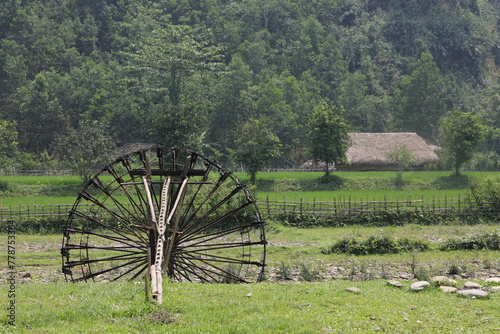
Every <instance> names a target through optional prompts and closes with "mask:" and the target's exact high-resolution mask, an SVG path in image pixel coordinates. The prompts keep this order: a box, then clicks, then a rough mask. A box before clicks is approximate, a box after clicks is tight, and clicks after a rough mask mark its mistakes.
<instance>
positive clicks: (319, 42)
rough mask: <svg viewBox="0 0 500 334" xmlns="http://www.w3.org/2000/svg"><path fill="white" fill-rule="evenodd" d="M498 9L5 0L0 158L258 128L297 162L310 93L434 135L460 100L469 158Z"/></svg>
mask: <svg viewBox="0 0 500 334" xmlns="http://www.w3.org/2000/svg"><path fill="white" fill-rule="evenodd" d="M499 18H500V1H499V0H434V1H427V0H314V1H312V0H233V1H231V0H149V1H146V0H37V1H34V0H2V1H1V3H0V130H1V132H0V134H1V136H0V158H2V162H0V168H2V167H6V166H11V165H16V166H19V167H30V166H31V167H36V166H40V165H44V166H48V165H50V164H53V163H54V161H56V160H57V158H58V157H60V155H61V150H60V148H61V147H64V145H63V144H61V138H66V139H67V138H71V137H72V136H73V137H74V136H75V135H76V136H77V138H82V140H91V141H93V142H98V141H99V140H100V138H99V136H101V135H102V136H104V137H106V135H110V136H111V137H112V140H113V142H114V143H116V144H117V145H120V144H123V143H127V142H151V143H152V142H154V143H157V144H162V145H168V146H172V145H180V146H183V147H187V148H191V149H196V150H202V151H203V152H205V154H209V155H212V156H216V158H217V159H219V160H222V161H225V160H226V159H228V157H229V156H231V155H232V154H234V152H236V151H237V150H238V147H239V144H241V143H244V142H246V141H247V139H246V138H248V136H250V137H251V133H252V131H253V132H255V131H257V130H256V129H258V130H259V131H260V132H259V133H260V134H259V135H258V136H261V137H262V133H263V132H262V131H263V130H265V131H266V132H265V133H266V136H268V135H269V138H271V139H270V140H271V143H273V145H274V147H275V148H279V154H277V155H274V157H276V156H278V158H275V162H274V163H275V164H280V165H284V164H299V163H301V162H303V161H305V160H306V159H307V158H308V155H307V152H308V140H307V138H308V136H307V134H308V129H307V124H308V122H309V115H310V114H311V112H312V110H313V109H314V108H315V107H316V106H318V105H319V104H320V103H328V104H330V105H334V106H335V107H336V108H337V109H343V110H344V114H343V117H344V118H345V120H346V121H347V123H348V124H349V125H350V127H351V128H350V129H351V130H352V131H361V132H388V131H409V132H417V133H418V134H420V135H421V136H422V137H424V138H425V139H426V140H427V141H428V142H430V143H433V144H438V145H439V144H440V141H441V136H440V132H439V124H440V121H441V120H442V119H443V117H445V116H446V115H448V113H450V112H452V111H458V112H472V113H473V114H475V115H477V116H478V117H479V118H480V119H481V122H482V123H483V124H484V125H486V126H488V133H487V136H486V140H485V141H484V143H483V144H482V145H481V147H480V148H479V149H478V150H477V154H476V157H475V159H476V164H477V165H478V166H480V165H481V166H482V165H485V164H491V162H492V161H497V162H498V154H499V153H500V139H499V131H498V129H499V125H500V80H499V77H498V70H499V66H500V34H499V29H500V19H499ZM89 124H91V127H93V128H94V130H96V131H95V132H93V133H92V134H88V135H85V132H84V131H80V132H78V131H79V129H83V128H84V125H87V126H88V125H89ZM97 130H100V131H97ZM78 133H80V135H79V137H78ZM242 136H243V137H242ZM244 136H247V137H244ZM98 139H99V140H98ZM104 139H106V138H104ZM104 139H103V141H102V143H107V141H106V140H104ZM16 143H17V145H16ZM58 148H59V149H58ZM67 151H68V150H66V152H67ZM497 164H498V163H497Z"/></svg>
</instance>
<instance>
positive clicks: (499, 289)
mask: <svg viewBox="0 0 500 334" xmlns="http://www.w3.org/2000/svg"><path fill="white" fill-rule="evenodd" d="M490 289H491V291H493V292H500V285H499V286H492V287H491V288H490Z"/></svg>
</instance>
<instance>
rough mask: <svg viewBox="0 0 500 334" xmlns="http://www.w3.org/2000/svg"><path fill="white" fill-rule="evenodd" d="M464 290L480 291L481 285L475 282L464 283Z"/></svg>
mask: <svg viewBox="0 0 500 334" xmlns="http://www.w3.org/2000/svg"><path fill="white" fill-rule="evenodd" d="M464 288H465V289H481V284H479V283H476V282H465V284H464Z"/></svg>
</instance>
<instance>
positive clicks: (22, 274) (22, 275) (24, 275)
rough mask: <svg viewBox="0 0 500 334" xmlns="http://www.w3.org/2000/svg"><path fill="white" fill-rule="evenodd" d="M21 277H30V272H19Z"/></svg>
mask: <svg viewBox="0 0 500 334" xmlns="http://www.w3.org/2000/svg"><path fill="white" fill-rule="evenodd" d="M20 275H21V277H22V278H31V274H30V273H20Z"/></svg>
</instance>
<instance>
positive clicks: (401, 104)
mask: <svg viewBox="0 0 500 334" xmlns="http://www.w3.org/2000/svg"><path fill="white" fill-rule="evenodd" d="M447 85H448V84H447V81H446V79H445V78H443V76H442V75H441V74H440V72H439V69H438V67H437V66H436V63H434V60H433V58H432V55H431V54H429V53H422V55H421V57H420V59H418V60H417V61H416V62H415V63H414V70H413V72H412V73H411V75H408V76H405V77H404V78H403V80H402V83H401V91H399V92H398V93H396V97H395V102H396V103H395V121H396V123H397V125H396V129H397V130H399V131H408V132H416V133H417V134H419V135H420V136H421V137H423V138H425V139H426V140H429V141H434V142H436V141H437V136H438V124H439V120H440V118H441V117H442V116H444V115H445V114H446V110H447V104H446V102H447V88H448V86H447Z"/></svg>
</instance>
